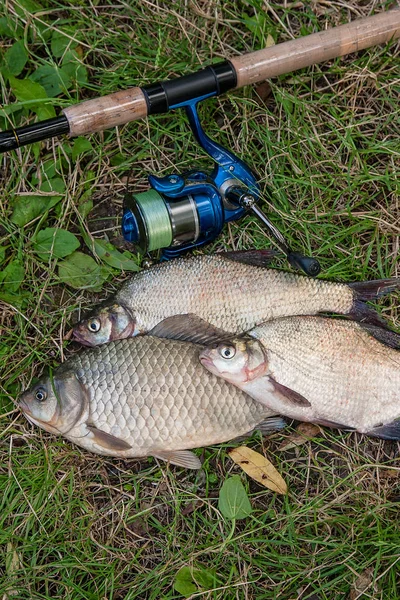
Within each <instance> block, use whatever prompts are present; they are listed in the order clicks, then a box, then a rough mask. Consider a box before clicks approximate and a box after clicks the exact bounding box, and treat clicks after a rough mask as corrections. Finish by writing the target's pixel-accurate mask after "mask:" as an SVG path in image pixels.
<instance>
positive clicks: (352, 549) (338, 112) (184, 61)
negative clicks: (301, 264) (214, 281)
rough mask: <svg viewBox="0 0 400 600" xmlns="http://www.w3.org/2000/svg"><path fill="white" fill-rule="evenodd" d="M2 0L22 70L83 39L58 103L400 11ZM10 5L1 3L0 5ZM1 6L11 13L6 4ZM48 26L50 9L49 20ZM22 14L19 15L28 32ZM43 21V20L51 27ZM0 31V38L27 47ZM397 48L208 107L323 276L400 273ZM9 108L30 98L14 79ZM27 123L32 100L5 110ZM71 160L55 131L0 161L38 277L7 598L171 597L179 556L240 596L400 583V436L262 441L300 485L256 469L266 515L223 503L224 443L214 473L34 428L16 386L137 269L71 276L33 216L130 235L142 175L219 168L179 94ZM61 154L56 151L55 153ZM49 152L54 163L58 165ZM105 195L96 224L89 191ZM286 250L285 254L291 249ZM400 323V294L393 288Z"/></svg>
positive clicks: (14, 312) (10, 319)
mask: <svg viewBox="0 0 400 600" xmlns="http://www.w3.org/2000/svg"><path fill="white" fill-rule="evenodd" d="M20 6H23V4H20V3H18V2H15V1H14V0H10V2H8V3H7V4H6V5H4V6H3V7H2V11H3V15H4V16H5V15H6V16H7V18H8V19H9V22H10V23H11V25H12V26H13V27H17V33H16V35H15V39H17V38H19V39H23V40H25V44H26V48H27V50H29V52H30V56H29V61H28V63H27V65H26V67H25V71H24V72H23V74H22V75H20V78H22V77H23V76H27V75H29V74H30V73H32V72H33V71H34V70H35V69H36V68H37V67H38V66H40V65H43V64H53V62H54V60H55V61H57V60H58V59H54V57H53V53H52V48H51V41H50V37H49V36H48V35H47V34H46V33H45V31H46V30H47V29H48V30H49V31H50V33H51V32H52V31H54V30H57V29H58V30H60V31H67V28H68V27H71V28H72V29H71V30H68V31H69V34H70V35H71V37H72V39H77V40H78V41H79V45H78V51H79V52H78V53H79V56H80V60H81V61H82V63H83V64H84V65H85V66H86V68H87V70H88V83H87V84H86V85H85V84H80V85H74V86H73V87H72V88H70V89H69V91H67V92H65V93H64V94H60V95H58V96H57V97H55V98H54V105H55V106H56V108H57V109H58V108H61V107H63V106H66V105H68V104H69V103H71V102H76V101H78V100H83V99H85V98H89V97H96V96H97V95H98V94H99V93H101V94H105V93H108V92H111V91H114V90H116V89H119V88H122V87H127V86H130V85H137V84H138V85H144V84H147V83H150V82H154V81H156V80H161V79H164V78H166V77H171V76H175V75H180V74H183V73H187V72H190V71H192V70H195V69H196V68H198V66H199V65H201V64H208V63H209V62H210V60H211V59H218V58H223V57H224V58H225V57H226V56H234V55H235V54H239V53H242V52H246V51H251V50H253V49H258V48H260V47H262V46H263V45H264V43H265V41H266V38H267V35H268V34H270V35H272V36H273V37H274V38H275V40H277V41H284V40H286V39H290V38H292V37H296V36H298V35H300V34H301V35H304V34H305V33H307V32H311V31H314V30H316V29H323V28H325V27H330V26H333V25H337V24H339V23H343V22H345V21H347V20H349V19H354V18H357V17H360V16H364V15H368V14H370V13H371V12H373V11H374V10H381V9H383V8H384V7H386V6H387V7H389V6H390V3H386V2H377V1H370V2H368V1H364V0H363V1H361V0H360V1H353V2H333V1H332V2H331V1H329V0H326V1H322V0H320V1H317V2H308V1H304V2H301V1H299V2H277V3H267V2H263V1H262V0H248V1H246V2H226V3H222V2H220V1H218V0H204V1H201V0H197V1H196V0H194V1H192V2H185V3H182V2H150V1H147V0H144V1H141V2H134V1H131V2H121V3H119V4H112V3H110V2H108V0H107V2H105V3H101V4H99V3H97V2H91V3H89V4H87V3H82V2H80V1H79V0H76V1H74V2H69V3H64V4H60V3H56V2H43V3H42V7H43V10H42V11H39V12H37V13H35V14H34V16H32V15H29V14H28V13H27V12H26V11H25V10H23V9H21V8H19V7H20ZM1 16H2V15H0V17H1ZM0 23H1V22H0ZM43 24H44V25H43ZM18 28H19V29H18ZM43 28H44V29H43ZM13 41H14V40H13V39H11V38H10V37H7V36H5V35H3V36H2V37H0V52H1V51H5V50H6V49H7V48H9V47H10V46H11V44H12V43H13ZM398 50H399V46H398V44H397V45H396V44H391V45H390V46H389V47H388V48H384V47H379V48H373V49H371V50H368V51H364V52H362V53H360V54H359V55H357V56H356V55H354V56H350V57H346V58H342V59H338V60H334V61H331V62H330V63H329V64H324V65H318V66H314V67H312V68H309V69H306V70H303V71H301V72H299V73H294V74H288V75H286V76H282V77H280V78H279V79H276V80H273V81H272V82H270V88H269V89H268V88H265V87H264V88H257V89H254V88H245V89H242V90H239V91H237V92H232V93H230V94H228V95H226V96H224V97H221V98H219V99H214V100H209V101H207V102H206V103H204V105H203V106H202V107H201V114H202V117H203V121H204V123H205V128H206V130H207V132H208V133H209V134H210V135H211V136H212V137H215V139H217V140H218V141H219V142H221V143H222V144H225V145H227V146H228V147H230V148H232V149H233V150H234V151H235V152H237V154H238V155H239V156H241V157H242V158H243V159H244V160H246V161H247V162H248V163H249V164H250V165H251V166H252V167H253V168H254V169H255V170H256V171H257V172H258V173H259V175H260V179H261V181H262V182H263V183H265V182H267V181H268V182H269V184H270V185H271V186H272V188H273V197H274V206H268V205H267V204H266V205H265V208H266V209H270V216H271V218H272V219H273V221H274V222H275V223H276V224H277V226H278V227H279V228H280V229H281V230H282V232H284V234H285V235H286V236H287V238H288V239H289V240H290V241H291V242H293V243H294V244H295V245H296V247H297V248H299V249H303V250H304V251H305V252H307V253H310V252H312V253H313V254H314V255H316V256H318V258H319V259H320V261H321V263H322V265H323V271H324V276H325V277H327V278H334V279H341V280H345V281H349V280H362V279H373V278H379V277H388V276H394V275H400V272H399V262H398V253H399V231H400V228H399V222H400V218H399V217H400V206H399V177H400V166H399V155H400V149H399V141H398V140H399V135H400V120H399V104H398V93H399V89H400V88H399V86H400V80H399V71H398ZM0 85H1V89H2V96H3V106H5V105H8V104H11V103H14V102H15V98H14V96H13V95H12V92H11V91H10V85H9V82H8V81H7V79H6V78H4V77H1V76H0ZM10 119H11V120H13V119H16V120H17V121H19V122H21V123H22V122H26V120H27V119H32V115H31V113H30V112H29V111H28V110H26V109H25V110H24V111H22V110H20V111H19V112H16V113H13V114H6V113H5V112H4V111H1V112H0V128H1V129H3V128H5V127H6V124H7V122H8V121H9V120H10ZM91 144H92V150H91V151H89V152H86V153H85V154H83V155H81V156H79V157H78V158H76V159H75V160H72V157H71V152H70V148H71V146H72V141H68V140H66V139H63V140H57V141H49V142H46V143H44V144H41V145H40V146H37V147H26V148H23V149H21V150H19V151H17V152H14V153H12V154H10V155H4V156H2V157H1V164H2V171H1V173H0V179H1V184H2V188H3V194H2V198H1V199H0V234H1V236H2V238H1V241H0V245H1V246H2V247H5V248H6V258H5V262H4V264H3V265H2V266H1V268H4V265H6V264H8V263H9V262H11V261H12V260H19V261H20V262H21V263H22V264H23V266H24V269H25V277H24V281H23V283H22V284H21V286H20V288H19V289H18V291H17V292H16V293H15V294H14V296H13V297H10V296H9V295H7V294H8V290H7V289H5V287H6V286H4V285H3V286H2V288H3V289H2V290H1V297H0V299H1V304H0V331H1V337H0V359H1V361H2V365H1V378H0V406H1V409H2V410H1V412H2V414H1V416H0V419H1V421H0V423H1V427H0V430H1V433H0V440H1V444H0V453H1V460H0V490H1V496H0V497H1V500H0V502H1V509H0V520H1V525H0V548H1V552H0V597H2V598H4V600H5V599H6V598H12V597H16V598H18V599H24V598H35V599H36V598H38V599H39V598H52V599H54V598H63V599H71V600H77V599H81V598H82V599H85V600H87V599H93V600H97V599H107V600H111V599H112V600H122V599H123V598H124V599H125V600H131V599H133V598H143V599H144V598H146V599H149V600H150V599H154V600H155V599H157V600H158V599H161V598H162V599H167V598H168V599H173V598H180V597H182V596H181V594H179V593H178V592H176V591H174V589H173V582H174V578H175V576H176V573H177V572H178V570H179V569H180V568H181V567H182V566H185V565H189V566H195V567H199V566H202V567H204V568H205V569H208V570H211V569H215V573H216V574H215V585H214V589H212V590H210V591H199V592H198V593H195V594H193V595H192V597H193V598H202V599H203V598H204V599H211V598H212V599H222V598H224V599H227V600H231V599H234V598H237V599H240V600H242V599H243V600H245V599H246V600H263V599H268V600H272V599H273V598H280V599H281V600H295V599H300V598H301V599H302V600H306V599H307V598H308V599H309V600H311V599H313V600H317V599H318V600H333V599H335V600H336V599H341V598H343V599H346V600H356V599H357V598H365V599H366V598H370V599H373V600H378V599H382V600H395V599H397V598H398V595H399V581H398V568H397V567H398V564H397V563H398V560H399V556H398V539H399V528H398V502H399V500H400V488H399V473H400V469H399V467H398V452H399V448H398V445H397V444H395V443H389V442H388V443H385V442H381V441H377V440H367V439H366V438H364V437H361V436H357V435H350V434H343V433H338V432H329V431H321V434H320V436H319V437H318V438H316V439H315V440H313V441H312V442H308V443H306V444H305V445H303V446H300V447H299V448H297V449H293V450H288V451H281V450H279V446H280V444H281V443H282V441H283V440H284V439H286V437H287V436H288V435H290V431H289V432H285V433H284V434H279V435H278V434H277V435H275V436H273V437H272V438H269V439H264V440H262V439H260V438H258V437H255V438H253V439H252V441H251V442H249V443H250V444H251V446H252V447H254V448H255V449H257V450H261V451H262V452H265V453H266V454H267V455H268V456H269V457H270V458H271V460H273V462H274V464H275V465H276V466H277V467H278V468H279V470H280V471H281V472H282V474H284V476H285V478H286V480H287V481H288V483H289V486H290V493H289V496H288V497H287V498H281V497H277V496H276V495H275V494H272V493H271V492H269V491H266V490H262V489H261V488H260V487H259V486H258V484H255V483H253V482H250V481H246V480H245V478H243V481H244V482H245V485H246V486H247V489H248V492H249V494H250V497H251V502H252V505H253V507H254V509H255V512H254V513H253V515H252V517H250V518H248V519H246V520H245V521H241V522H238V523H237V525H236V529H235V533H234V535H233V537H231V538H230V539H229V532H230V528H231V525H230V523H226V522H225V521H224V519H223V518H222V517H221V515H220V514H219V512H218V508H217V499H218V492H219V489H220V486H221V482H222V481H223V480H224V479H225V478H226V477H227V476H228V475H229V474H231V473H234V472H238V468H237V467H236V466H234V465H233V464H232V462H231V461H230V459H229V457H228V456H227V454H226V452H225V449H226V447H227V445H223V446H221V447H215V448H209V449H205V450H204V451H201V452H202V454H203V457H204V458H205V459H206V460H205V468H204V470H203V471H202V472H201V473H199V474H196V473H192V472H185V471H183V470H181V469H178V468H169V467H167V466H165V465H164V464H158V463H157V462H155V461H154V460H148V461H134V460H132V461H127V462H121V461H118V460H116V459H115V460H114V459H110V460H108V459H103V458H99V457H95V456H93V455H90V454H88V453H84V452H81V451H80V450H79V449H78V448H76V447H73V446H72V445H70V444H69V443H67V442H63V441H62V440H60V439H56V438H55V437H52V436H50V435H48V434H46V433H42V432H40V431H39V430H37V429H33V428H31V427H30V426H29V425H28V424H27V423H26V422H25V420H24V419H23V417H22V416H20V415H19V413H17V412H13V402H14V400H15V398H16V396H17V395H18V393H19V392H20V390H21V389H23V388H25V387H26V386H27V385H29V383H30V381H31V380H32V378H33V377H35V376H38V375H39V374H40V373H41V372H42V370H43V369H44V367H45V366H48V365H51V366H54V365H56V364H58V363H59V362H60V360H62V359H64V358H65V357H67V356H68V355H69V354H70V353H71V352H73V351H76V348H73V345H72V344H69V343H67V342H66V341H65V336H66V334H67V332H68V331H69V329H70V327H71V324H72V323H73V322H74V321H75V320H77V319H78V318H79V315H80V312H81V310H83V309H85V308H86V307H87V306H89V305H90V304H92V303H93V302H94V301H98V300H102V299H103V298H105V297H106V296H107V295H108V294H109V293H111V292H112V291H113V290H114V289H115V288H116V287H117V286H118V285H119V283H120V282H121V281H122V280H123V279H124V278H125V277H126V275H124V274H122V273H119V272H118V273H117V272H115V273H114V274H113V277H110V278H109V279H108V280H107V281H106V282H105V284H104V286H103V288H102V290H101V291H100V292H98V293H94V292H87V291H79V290H73V289H72V288H68V287H67V286H64V285H60V283H59V280H58V274H57V273H58V271H57V261H56V260H53V261H50V262H49V263H48V264H46V263H44V262H43V261H41V260H39V259H38V257H37V255H36V254H35V253H34V251H33V249H32V239H33V235H34V233H35V232H37V231H39V230H40V229H41V228H43V227H45V226H54V224H56V223H57V224H58V226H59V227H62V228H65V229H68V230H69V231H71V232H73V233H76V234H77V235H79V236H80V234H81V231H82V230H81V225H82V223H83V227H86V228H87V229H88V230H90V231H91V232H92V233H93V235H95V236H96V237H105V236H106V237H107V238H108V239H110V240H111V241H112V242H113V243H114V244H115V245H116V246H117V247H120V248H123V247H125V246H124V243H123V241H122V239H121V236H120V233H119V227H120V215H121V204H122V197H123V193H124V190H125V186H126V180H127V179H126V178H127V174H128V172H129V173H130V180H131V181H133V182H134V186H135V189H136V190H138V191H142V190H145V189H147V182H146V175H147V174H149V173H157V174H166V173H170V172H171V171H184V170H187V169H189V168H191V167H192V166H193V165H198V164H199V165H201V166H202V167H204V168H208V169H209V168H210V165H209V162H208V161H207V159H206V158H205V157H204V155H203V153H202V152H201V151H200V150H199V149H198V147H197V146H196V145H195V143H194V142H193V139H192V138H191V136H190V135H189V134H188V128H187V125H186V123H185V119H184V116H183V115H182V114H180V113H179V112H174V113H170V114H168V115H165V116H158V117H153V118H151V119H149V120H148V121H143V122H137V123H134V124H131V125H126V126H124V127H121V128H119V129H118V130H112V131H107V132H104V133H101V134H96V135H93V136H91ZM53 167H55V169H53ZM52 169H53V171H52ZM55 177H56V178H59V179H61V181H62V182H63V183H64V187H65V191H64V192H63V195H62V202H61V203H60V204H59V205H58V208H56V209H52V210H50V211H48V212H45V213H44V214H41V215H39V216H38V217H35V218H34V219H33V220H31V221H30V222H29V223H28V224H27V225H26V226H25V227H23V228H18V227H16V226H15V225H14V224H13V223H12V222H11V220H10V216H11V206H12V203H13V201H15V198H16V197H18V196H19V195H21V194H37V193H38V189H39V188H40V185H41V183H42V182H44V181H46V179H49V178H50V179H52V178H55ZM89 197H90V199H91V200H92V201H93V204H94V208H93V210H92V211H91V213H90V216H89V217H88V218H86V219H84V220H83V221H82V218H81V216H80V207H81V205H82V202H83V201H86V200H88V198H89ZM266 245H268V240H267V239H266V237H265V234H264V232H263V230H262V228H261V226H260V225H259V224H258V223H257V222H255V221H254V219H252V218H246V219H244V220H243V221H241V222H240V223H234V224H232V225H230V226H229V227H228V228H227V230H226V232H225V234H224V236H222V237H221V238H220V239H218V240H217V241H216V242H215V244H214V245H213V246H211V247H209V248H207V250H206V251H207V252H208V251H214V250H216V249H221V248H226V247H229V248H248V247H253V246H255V247H265V246H266ZM277 264H278V265H283V266H285V263H284V262H283V261H277ZM382 311H383V313H384V314H385V315H386V316H387V317H388V318H390V319H391V320H392V322H393V323H394V324H395V325H396V326H399V325H400V322H399V313H398V298H396V297H394V298H392V299H390V300H387V301H386V302H385V303H384V304H383V305H382Z"/></svg>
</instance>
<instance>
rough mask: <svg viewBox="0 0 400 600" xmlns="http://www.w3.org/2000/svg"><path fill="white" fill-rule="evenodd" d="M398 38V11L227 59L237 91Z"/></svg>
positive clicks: (399, 31) (399, 17)
mask: <svg viewBox="0 0 400 600" xmlns="http://www.w3.org/2000/svg"><path fill="white" fill-rule="evenodd" d="M399 37H400V9H397V8H396V9H393V10H390V11H388V12H384V13H380V14H377V15H374V16H372V17H365V18H364V19H357V20H355V21H352V22H351V23H348V24H346V25H340V26H338V27H333V28H332V29H327V30H326V31H322V32H319V33H312V34H311V35H307V36H305V37H301V38H297V39H295V40H292V41H290V42H283V43H282V44H277V45H276V46H271V47H270V48H265V49H264V50H258V51H257V52H251V53H250V54H243V55H242V56H239V57H237V58H233V59H231V63H232V64H233V66H234V68H235V70H236V75H237V86H236V87H238V88H240V87H243V86H244V85H248V84H250V83H256V82H258V81H261V80H263V79H266V78H268V77H276V76H277V75H282V74H284V73H290V72H291V71H295V70H297V69H302V68H304V67H308V66H310V65H313V64H317V63H320V62H323V61H325V60H330V59H332V58H336V57H338V56H344V55H345V54H350V53H351V52H358V51H359V50H363V49H365V48H369V47H370V46H375V45H377V44H386V43H388V42H389V41H390V40H392V39H396V38H399Z"/></svg>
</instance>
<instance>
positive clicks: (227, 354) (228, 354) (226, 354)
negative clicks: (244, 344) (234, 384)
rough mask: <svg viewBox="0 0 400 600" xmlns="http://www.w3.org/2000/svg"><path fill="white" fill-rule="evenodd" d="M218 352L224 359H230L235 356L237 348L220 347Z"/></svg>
mask: <svg viewBox="0 0 400 600" xmlns="http://www.w3.org/2000/svg"><path fill="white" fill-rule="evenodd" d="M218 352H219V353H220V355H221V356H222V358H227V359H230V358H233V357H234V356H235V354H236V348H235V346H220V347H219V348H218Z"/></svg>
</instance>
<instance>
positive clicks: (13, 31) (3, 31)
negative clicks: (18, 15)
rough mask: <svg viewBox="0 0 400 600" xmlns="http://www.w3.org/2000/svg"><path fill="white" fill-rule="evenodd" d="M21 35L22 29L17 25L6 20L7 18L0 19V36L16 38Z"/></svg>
mask: <svg viewBox="0 0 400 600" xmlns="http://www.w3.org/2000/svg"><path fill="white" fill-rule="evenodd" d="M22 34H23V29H22V27H20V26H19V25H18V26H17V25H16V24H15V23H13V22H12V21H11V19H8V18H7V17H1V19H0V36H1V37H7V38H11V39H13V38H16V37H17V36H18V37H19V36H20V35H22Z"/></svg>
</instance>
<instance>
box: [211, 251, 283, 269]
mask: <svg viewBox="0 0 400 600" xmlns="http://www.w3.org/2000/svg"><path fill="white" fill-rule="evenodd" d="M278 254H279V253H278V252H277V250H274V249H273V248H269V249H265V250H232V251H228V252H218V253H217V256H222V257H223V258H228V259H229V260H233V261H236V262H240V263H243V264H245V265H251V266H253V267H266V266H268V265H269V263H270V262H271V260H272V259H274V258H275V257H276V256H277V255H278Z"/></svg>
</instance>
